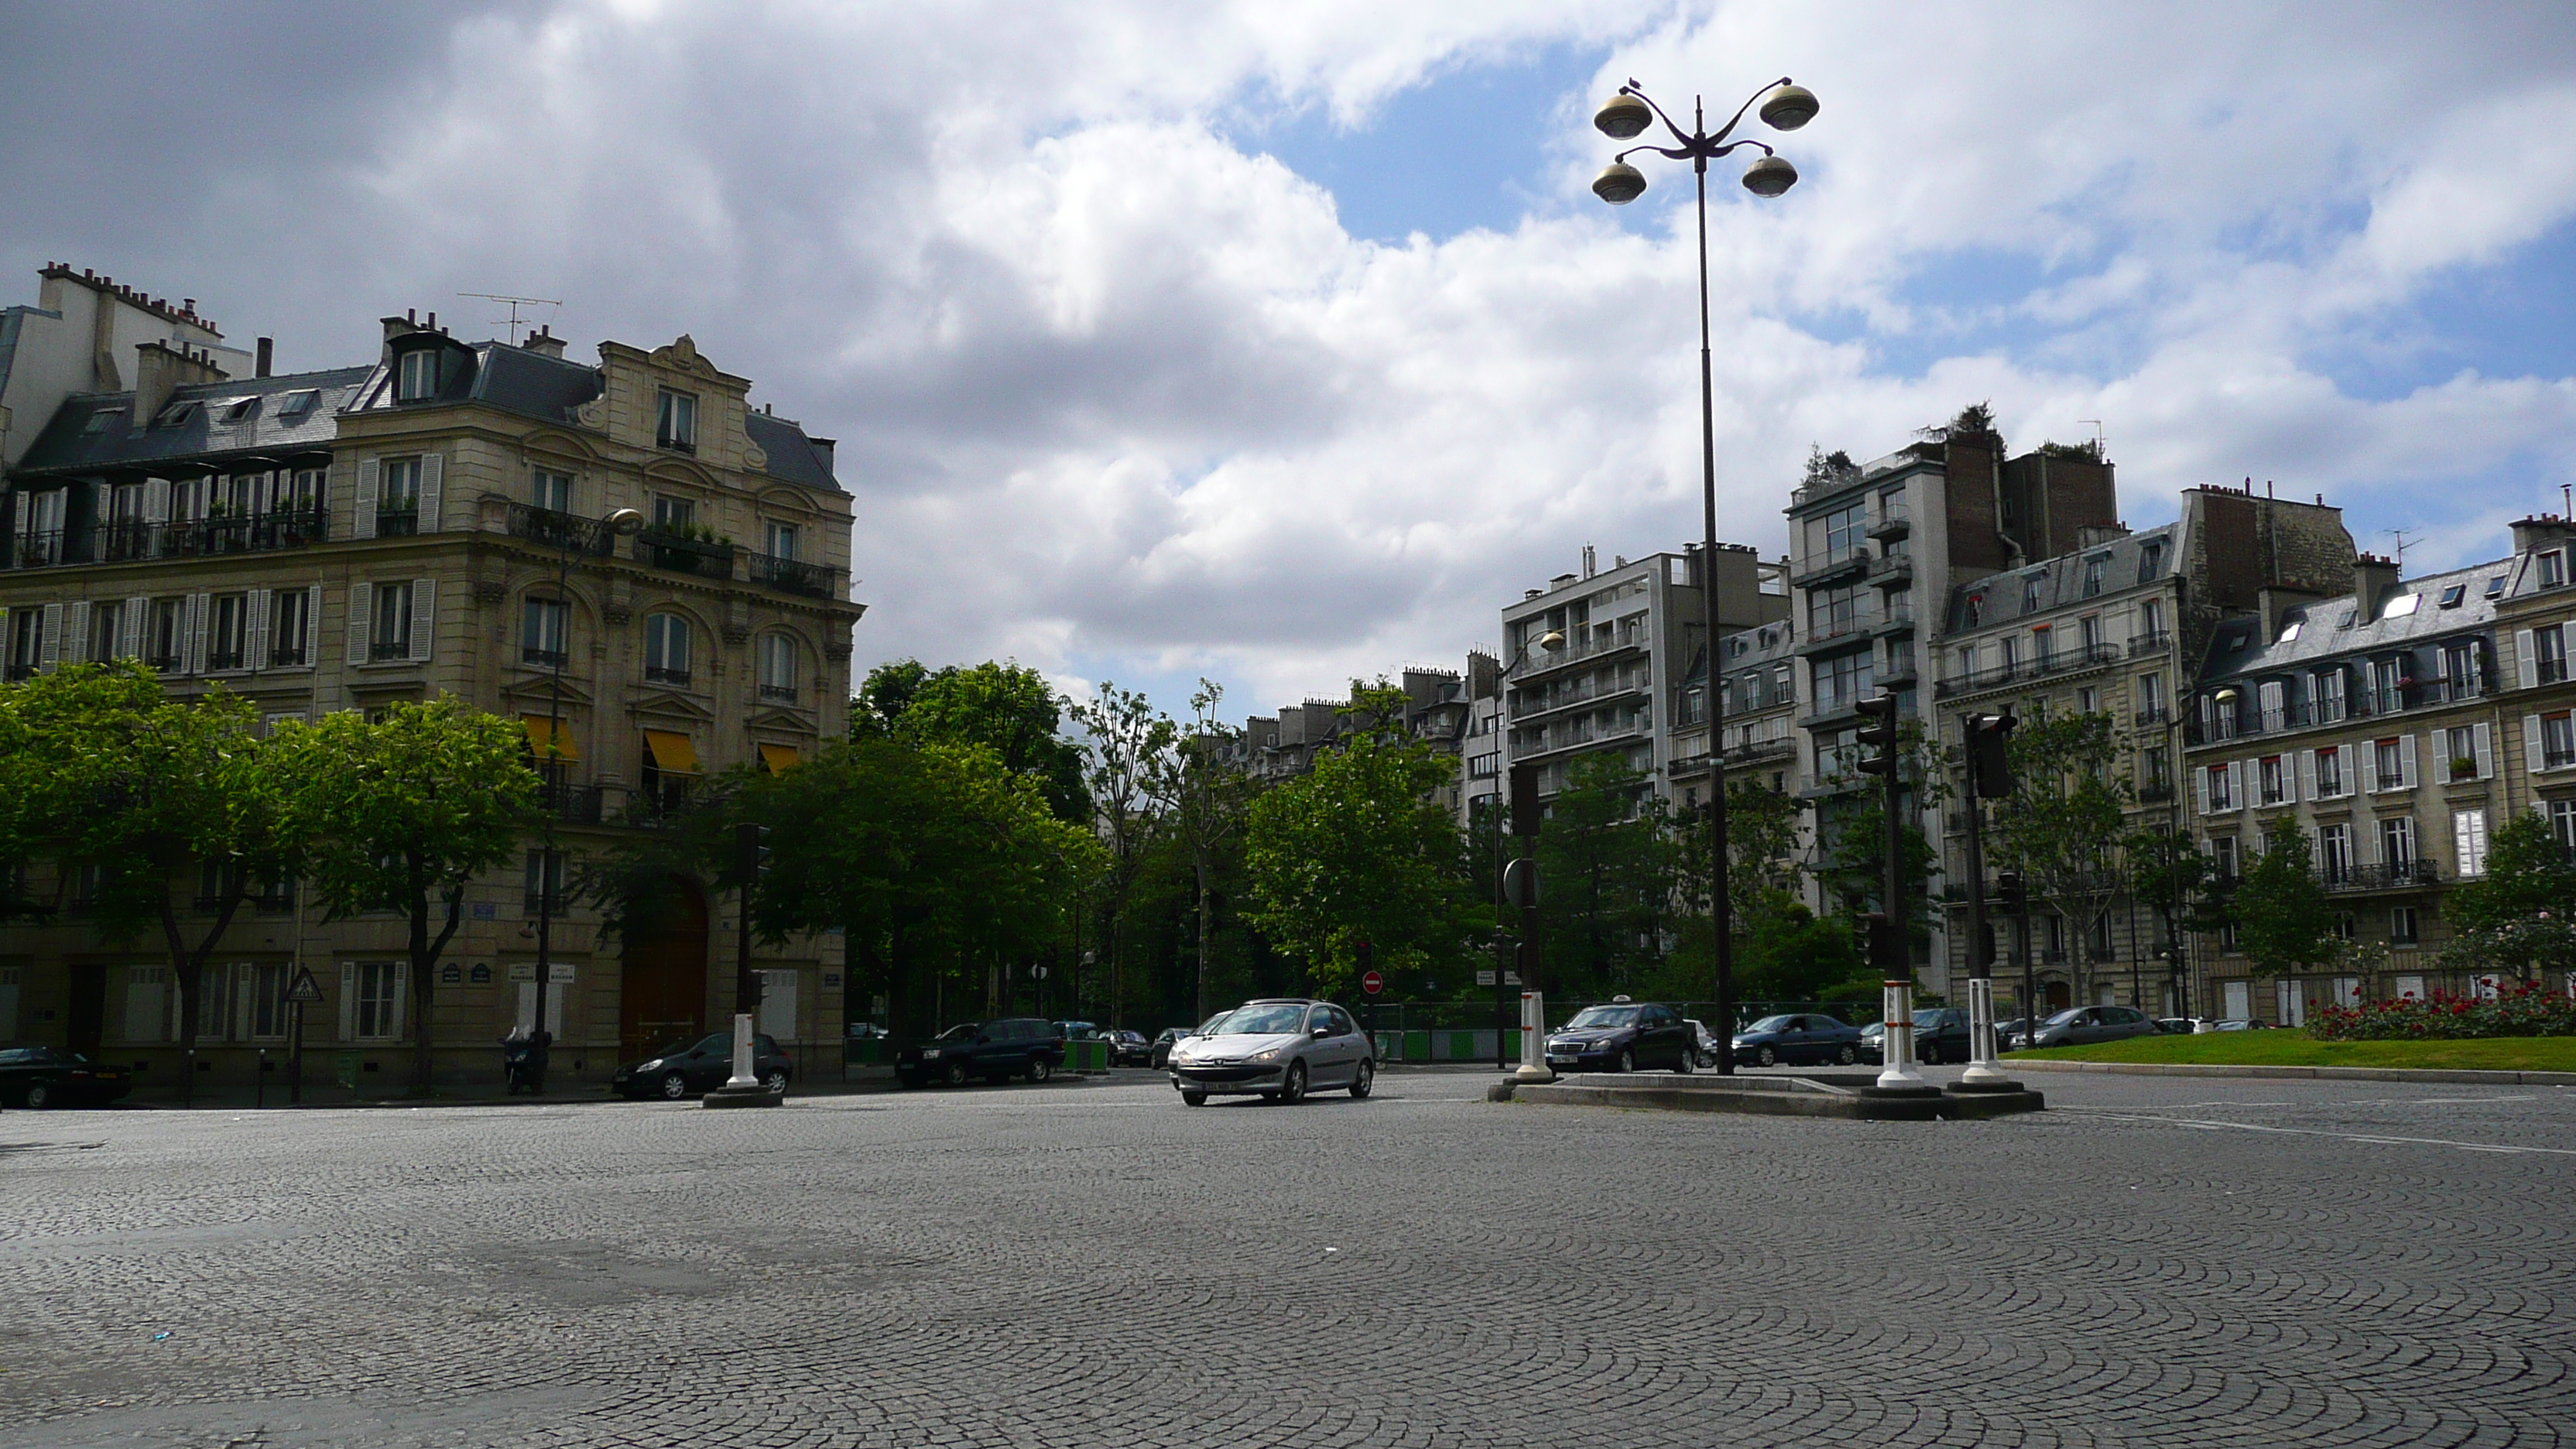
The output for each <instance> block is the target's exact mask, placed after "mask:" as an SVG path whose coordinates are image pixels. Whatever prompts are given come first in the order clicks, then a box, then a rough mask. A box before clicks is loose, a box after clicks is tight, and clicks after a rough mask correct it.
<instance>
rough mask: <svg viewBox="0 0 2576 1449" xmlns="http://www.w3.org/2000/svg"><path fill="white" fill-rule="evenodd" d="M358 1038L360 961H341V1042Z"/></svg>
mask: <svg viewBox="0 0 2576 1449" xmlns="http://www.w3.org/2000/svg"><path fill="white" fill-rule="evenodd" d="M357 1039H358V963H357V962H355V961H343V962H341V963H340V1042H341V1044H342V1045H344V1046H345V1045H347V1044H348V1043H350V1042H353V1041H356V1040H357Z"/></svg>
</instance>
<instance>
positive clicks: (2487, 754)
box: [2469, 720, 2495, 780]
mask: <svg viewBox="0 0 2576 1449" xmlns="http://www.w3.org/2000/svg"><path fill="white" fill-rule="evenodd" d="M2469 739H2470V741H2471V743H2472V744H2473V745H2474V746H2475V747H2476V750H2477V757H2478V778H2479V779H2481V780H2492V779H2494V778H2495V727H2494V726H2493V725H2490V724H2488V723H2487V722H2486V721H2484V720H2480V721H2478V722H2477V723H2476V724H2473V725H2471V726H2469Z"/></svg>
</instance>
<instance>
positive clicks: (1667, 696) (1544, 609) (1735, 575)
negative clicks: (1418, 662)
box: [1497, 544, 1789, 800]
mask: <svg viewBox="0 0 2576 1449" xmlns="http://www.w3.org/2000/svg"><path fill="white" fill-rule="evenodd" d="M1583 552H1584V559H1583V568H1582V571H1581V572H1579V573H1568V574H1559V575H1557V576H1556V577H1555V578H1553V579H1550V580H1549V581H1548V586H1547V587H1546V588H1543V589H1531V590H1529V591H1528V592H1527V593H1526V594H1524V595H1523V596H1522V598H1521V599H1520V601H1519V602H1517V603H1514V604H1509V605H1506V606H1505V607H1504V609H1503V615H1502V624H1503V651H1502V659H1503V663H1502V665H1501V667H1500V669H1499V671H1498V678H1499V682H1500V685H1501V688H1502V702H1501V710H1500V712H1499V717H1498V721H1497V727H1498V728H1499V730H1500V731H1501V733H1502V736H1503V739H1504V741H1505V742H1506V745H1507V748H1506V749H1505V750H1504V751H1501V752H1499V753H1501V754H1502V755H1503V756H1505V757H1506V761H1507V763H1509V764H1523V763H1534V764H1536V765H1537V766H1538V782H1539V795H1540V798H1541V799H1546V798H1548V797H1550V796H1552V795H1554V794H1555V793H1556V792H1557V791H1559V790H1561V789H1563V788H1564V786H1565V782H1566V771H1567V769H1568V767H1569V766H1571V765H1572V764H1573V763H1574V762H1575V761H1577V760H1580V759H1582V758H1584V757H1586V756H1589V755H1599V754H1616V755H1618V756H1619V757H1620V758H1621V759H1622V760H1623V761H1624V762H1625V763H1626V764H1627V766H1628V767H1629V768H1630V769H1633V770H1635V771H1637V772H1638V773H1639V774H1641V775H1644V776H1646V777H1648V779H1649V780H1650V782H1651V788H1652V789H1653V790H1654V792H1655V793H1656V794H1658V795H1661V796H1668V797H1671V798H1674V799H1677V800H1679V799H1682V798H1683V796H1682V794H1681V793H1680V792H1682V791H1695V790H1696V789H1698V788H1699V787H1697V786H1695V785H1689V784H1684V783H1681V781H1680V778H1679V776H1678V775H1676V773H1675V771H1674V769H1673V767H1674V765H1675V764H1676V763H1677V762H1680V761H1682V760H1683V759H1684V758H1685V757H1686V756H1687V755H1690V754H1697V755H1699V756H1701V757H1703V762H1702V764H1701V766H1700V773H1701V774H1702V775H1705V774H1706V765H1705V760H1704V757H1705V756H1706V754H1707V749H1708V746H1707V727H1706V724H1705V722H1704V720H1703V722H1702V723H1701V724H1700V726H1699V734H1698V735H1697V736H1696V737H1692V740H1691V743H1689V744H1688V745H1685V744H1684V736H1683V735H1682V734H1681V733H1680V730H1681V728H1682V727H1681V725H1680V723H1679V722H1678V721H1677V719H1676V715H1677V712H1678V710H1679V708H1680V706H1681V705H1682V703H1683V698H1684V682H1685V680H1686V679H1687V678H1688V677H1689V676H1690V675H1691V673H1692V671H1693V666H1694V664H1697V666H1698V667H1699V669H1700V670H1701V671H1702V672H1703V674H1704V671H1705V668H1706V662H1705V659H1704V657H1703V656H1704V655H1705V654H1706V652H1707V651H1706V634H1707V624H1706V617H1705V614H1704V610H1703V605H1702V603H1701V594H1700V588H1701V573H1702V569H1701V559H1700V554H1699V550H1698V549H1696V548H1691V549H1687V550H1685V551H1683V552H1681V553H1656V554H1648V555H1646V556H1645V557H1643V558H1639V559H1626V558H1621V559H1617V560H1616V561H1614V563H1613V564H1612V566H1611V567H1610V568H1609V569H1607V570H1601V569H1598V568H1596V567H1595V561H1594V557H1593V553H1592V550H1591V549H1590V548H1589V547H1586V548H1585V549H1584V551H1583ZM1713 573H1714V576H1715V581H1716V587H1717V590H1718V629H1719V632H1720V634H1721V635H1724V634H1731V633H1734V632H1736V631H1738V630H1744V629H1752V628H1756V627H1758V626H1760V625H1763V624H1776V623H1778V622H1780V621H1782V620H1785V619H1786V618H1787V617H1788V612H1789V597H1788V587H1787V579H1786V568H1785V566H1784V565H1782V564H1780V563H1775V562H1766V561H1764V560H1763V559H1762V557H1761V555H1760V554H1758V553H1756V552H1755V551H1754V550H1753V549H1751V548H1748V547H1744V546H1741V545H1735V544H1720V545H1719V546H1718V553H1717V558H1716V560H1715V567H1714V570H1713ZM1551 635H1554V636H1561V643H1559V644H1558V645H1557V646H1556V647H1553V648H1551V647H1549V645H1548V643H1547V640H1548V639H1549V637H1550V636H1551ZM1683 773H1687V771H1684V772H1683Z"/></svg>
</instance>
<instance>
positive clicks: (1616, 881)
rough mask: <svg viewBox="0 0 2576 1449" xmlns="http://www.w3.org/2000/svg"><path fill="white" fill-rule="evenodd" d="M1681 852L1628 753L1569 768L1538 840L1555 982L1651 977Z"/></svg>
mask: <svg viewBox="0 0 2576 1449" xmlns="http://www.w3.org/2000/svg"><path fill="white" fill-rule="evenodd" d="M1684 850H1685V845H1684V842H1683V839H1682V835H1681V830H1680V823H1679V822H1678V821H1676V820H1674V819H1673V818H1672V817H1671V816H1670V815H1669V814H1668V813H1667V812H1666V810H1665V808H1664V805H1663V802H1662V801H1660V800H1659V799H1657V798H1656V796H1655V794H1654V792H1653V791H1652V790H1651V789H1650V788H1649V785H1648V781H1647V780H1646V777H1645V776H1643V775H1641V774H1639V773H1637V772H1636V771H1635V770H1633V769H1630V768H1629V766H1628V763H1627V761H1626V760H1625V759H1624V758H1622V757H1621V756H1619V755H1616V754H1608V753H1604V754H1593V755H1585V756H1582V757H1580V758H1578V759H1576V760H1574V761H1573V762H1572V763H1571V764H1569V765H1568V766H1567V767H1566V777H1565V786H1564V788H1563V789H1561V790H1559V791H1558V792H1557V795H1556V799H1555V802H1554V808H1553V809H1552V810H1551V811H1550V812H1549V815H1548V820H1547V826H1546V828H1545V829H1544V830H1542V831H1541V832H1540V833H1539V838H1538V861H1539V879H1540V881H1541V882H1542V883H1543V891H1544V894H1543V897H1542V900H1541V917H1540V918H1541V920H1542V921H1543V922H1544V923H1545V932H1546V934H1545V936H1544V938H1543V940H1544V948H1543V955H1542V959H1543V960H1544V961H1545V962H1546V969H1547V972H1548V976H1549V979H1550V981H1551V982H1552V983H1554V984H1555V986H1556V988H1557V989H1558V990H1560V991H1565V992H1572V993H1576V994H1578V995H1583V994H1589V995H1607V994H1611V993H1614V992H1621V991H1634V990H1637V989H1641V988H1642V986H1643V984H1644V983H1645V982H1646V981H1647V980H1649V979H1651V978H1652V977H1653V975H1654V973H1655V972H1656V971H1657V969H1658V968H1659V967H1661V966H1662V964H1663V962H1664V959H1665V942H1666V940H1667V939H1668V938H1669V936H1670V934H1671V929H1672V925H1673V921H1674V916H1675V914H1676V910H1677V903H1678V898H1679V893H1680V892H1681V890H1682V889H1683V885H1684V881H1683V871H1682V863H1683V860H1684V854H1683V852H1684ZM1706 856H1707V852H1706V851H1705V849H1703V850H1702V851H1701V858H1702V859H1703V860H1704V859H1706ZM1702 899H1703V900H1705V896H1704V895H1703V896H1702Z"/></svg>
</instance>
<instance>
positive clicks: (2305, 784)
mask: <svg viewBox="0 0 2576 1449" xmlns="http://www.w3.org/2000/svg"><path fill="white" fill-rule="evenodd" d="M2299 785H2300V788H2301V789H2302V791H2303V792H2304V793H2305V794H2306V795H2307V797H2308V798H2309V799H2311V800H2314V799H2315V798H2317V752H2316V751H2314V750H2301V751H2299Z"/></svg>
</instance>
